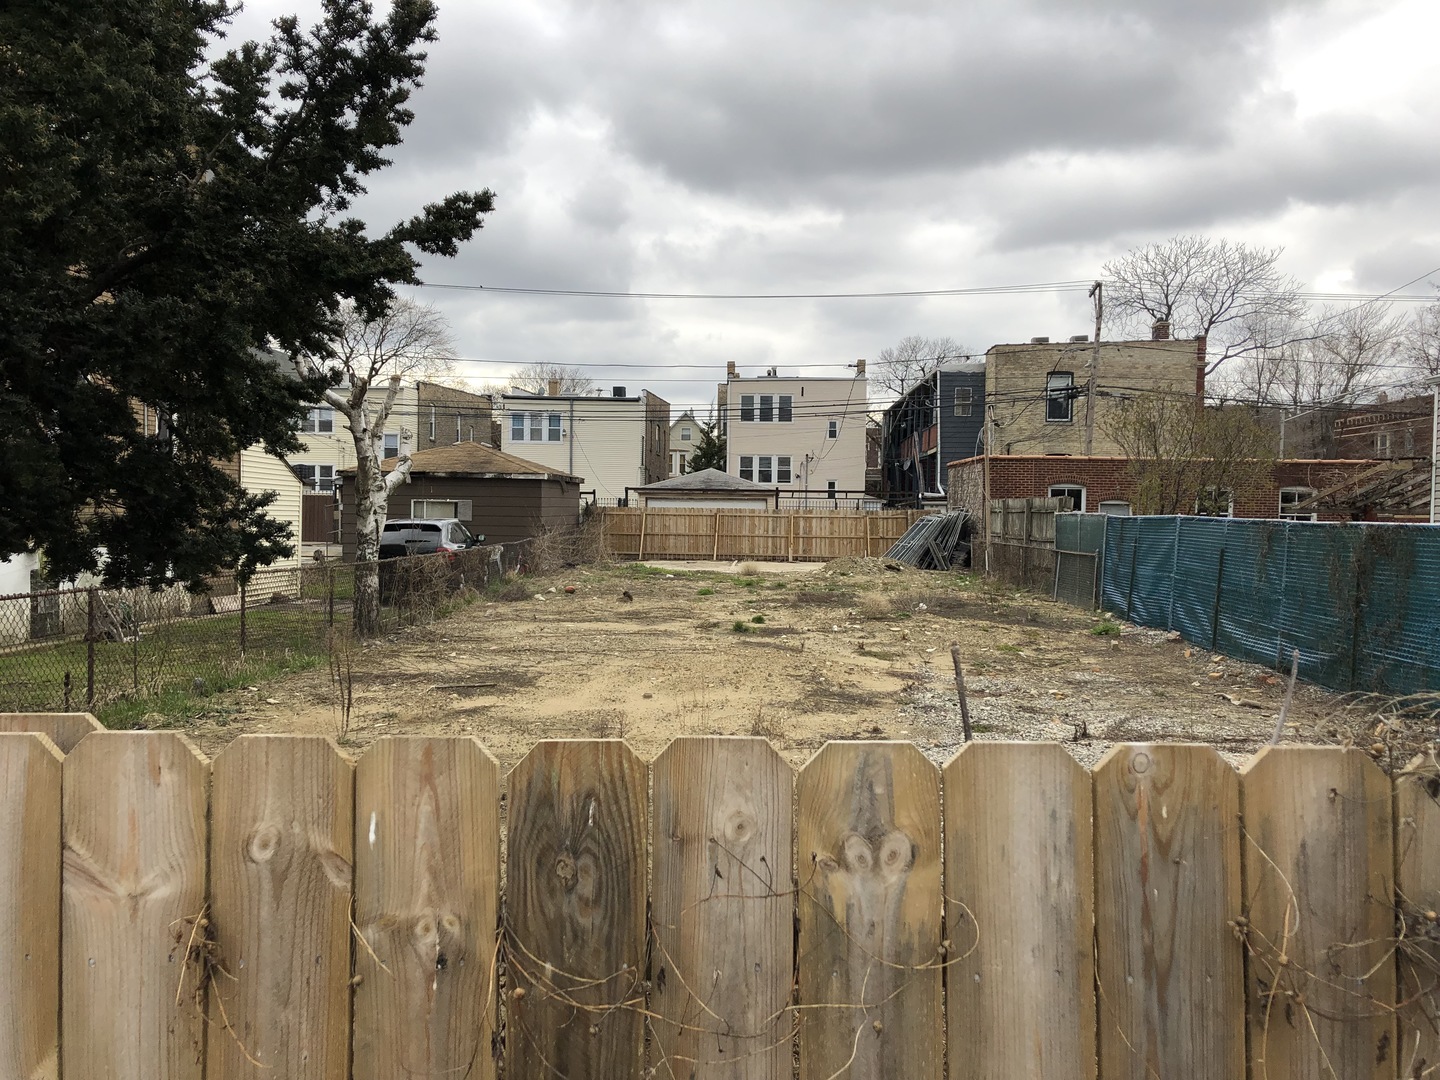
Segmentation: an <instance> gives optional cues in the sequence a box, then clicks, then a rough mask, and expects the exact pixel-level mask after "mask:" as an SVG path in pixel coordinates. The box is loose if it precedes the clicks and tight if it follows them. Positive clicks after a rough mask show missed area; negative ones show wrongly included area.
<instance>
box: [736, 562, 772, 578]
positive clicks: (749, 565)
mask: <svg viewBox="0 0 1440 1080" xmlns="http://www.w3.org/2000/svg"><path fill="white" fill-rule="evenodd" d="M764 572H765V570H764V568H763V567H762V566H760V564H759V563H753V562H743V563H741V564H740V566H739V568H738V569H737V570H736V573H738V574H739V575H740V576H741V577H754V576H755V575H756V574H763V573H764Z"/></svg>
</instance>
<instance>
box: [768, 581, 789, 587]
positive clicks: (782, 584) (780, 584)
mask: <svg viewBox="0 0 1440 1080" xmlns="http://www.w3.org/2000/svg"><path fill="white" fill-rule="evenodd" d="M788 584H790V583H789V582H788V581H775V582H771V584H770V588H772V589H783V588H785V586H786V585H788Z"/></svg>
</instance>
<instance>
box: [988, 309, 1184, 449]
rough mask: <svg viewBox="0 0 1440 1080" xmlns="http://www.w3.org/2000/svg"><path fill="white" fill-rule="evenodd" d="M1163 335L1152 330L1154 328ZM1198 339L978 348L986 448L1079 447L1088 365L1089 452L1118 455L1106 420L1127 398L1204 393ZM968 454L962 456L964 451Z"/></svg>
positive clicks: (1083, 433)
mask: <svg viewBox="0 0 1440 1080" xmlns="http://www.w3.org/2000/svg"><path fill="white" fill-rule="evenodd" d="M1161 333H1167V332H1166V331H1162V330H1157V334H1161ZM1204 363H1205V342H1204V340H1203V339H1199V340H1191V341H1176V340H1172V339H1170V338H1168V336H1165V337H1156V338H1154V339H1152V340H1150V341H1103V342H1101V343H1100V347H1099V349H1098V364H1097V349H1096V347H1095V344H1094V342H1091V341H1089V340H1087V339H1085V338H1084V337H1079V336H1077V337H1075V338H1072V339H1071V340H1069V341H1066V342H1051V341H1050V339H1049V338H1035V339H1034V340H1032V341H1031V342H1029V343H1028V344H1025V345H995V346H992V347H991V349H990V351H989V352H987V353H986V354H985V401H986V403H987V404H988V405H989V412H990V416H989V424H990V435H991V438H992V439H993V443H992V445H991V452H992V453H995V454H1084V453H1086V446H1085V442H1086V427H1087V416H1086V391H1087V389H1088V386H1089V382H1090V374H1091V371H1092V369H1093V370H1094V373H1095V391H1096V393H1095V400H1094V403H1093V412H1092V413H1091V415H1090V417H1089V426H1090V427H1091V428H1092V429H1093V430H1092V433H1091V439H1092V442H1091V447H1092V449H1091V450H1090V451H1089V452H1090V453H1092V454H1096V455H1100V456H1105V455H1117V454H1119V455H1123V453H1124V450H1123V449H1122V448H1121V447H1120V445H1119V444H1118V443H1116V442H1115V440H1114V439H1112V438H1111V437H1110V435H1109V434H1108V433H1107V432H1106V421H1107V419H1108V418H1109V417H1110V415H1111V414H1112V413H1113V411H1114V410H1115V409H1116V408H1117V407H1118V405H1119V403H1120V402H1122V401H1124V400H1125V399H1126V398H1128V397H1134V396H1136V395H1137V394H1145V393H1164V394H1177V395H1181V396H1184V397H1190V398H1194V397H1195V396H1196V395H1197V394H1198V395H1200V396H1202V397H1203V395H1204V385H1205V383H1204ZM965 456H967V457H968V456H970V455H965Z"/></svg>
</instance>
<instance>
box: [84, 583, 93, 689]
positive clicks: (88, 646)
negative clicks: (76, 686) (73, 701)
mask: <svg viewBox="0 0 1440 1080" xmlns="http://www.w3.org/2000/svg"><path fill="white" fill-rule="evenodd" d="M94 705H95V589H94V588H93V587H92V588H90V589H87V590H86V591H85V706H86V708H93V707H94Z"/></svg>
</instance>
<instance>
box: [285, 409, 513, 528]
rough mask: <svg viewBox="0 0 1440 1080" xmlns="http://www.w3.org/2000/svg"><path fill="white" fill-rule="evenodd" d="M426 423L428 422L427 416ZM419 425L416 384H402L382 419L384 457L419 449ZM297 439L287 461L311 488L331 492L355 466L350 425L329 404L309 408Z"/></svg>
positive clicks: (353, 443)
mask: <svg viewBox="0 0 1440 1080" xmlns="http://www.w3.org/2000/svg"><path fill="white" fill-rule="evenodd" d="M388 389H389V388H388V387H378V388H376V389H374V390H372V391H371V395H372V396H375V395H378V396H381V397H383V396H384V392H385V391H386V390H388ZM425 422H426V423H427V424H429V422H430V421H429V419H428V418H426V420H425ZM420 424H421V417H420V415H419V413H418V405H417V391H416V388H415V385H414V384H410V385H407V386H402V387H401V388H400V396H399V397H397V398H396V399H395V407H394V408H393V409H391V411H390V416H389V417H388V418H387V419H386V421H385V456H386V457H387V458H392V457H398V456H399V455H400V454H401V453H402V452H406V453H413V452H414V451H416V450H417V449H419V446H418V443H417V436H418V434H419V431H420ZM486 434H487V435H488V432H487V433H486ZM300 441H301V442H302V443H304V444H305V448H304V449H303V450H301V451H300V452H299V453H297V454H291V455H290V456H289V458H287V459H286V460H288V461H289V463H290V466H291V468H293V469H294V470H295V473H296V475H298V476H299V477H300V479H301V482H302V483H303V484H304V485H305V487H306V488H308V489H309V490H310V491H334V490H335V478H336V477H338V476H339V475H340V470H341V469H353V468H354V467H355V438H354V436H353V435H351V434H350V426H349V425H348V424H347V423H346V422H345V417H343V416H341V415H340V414H339V413H338V412H336V411H335V410H334V409H332V408H330V406H328V405H323V404H322V405H317V406H315V407H314V408H312V409H311V410H310V413H309V415H308V416H306V418H305V419H304V420H303V421H302V422H301V424H300ZM296 521H297V522H298V521H299V518H298V516H297V518H296ZM295 536H296V538H297V539H298V538H299V536H300V526H299V525H298V524H297V525H296V526H295Z"/></svg>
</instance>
